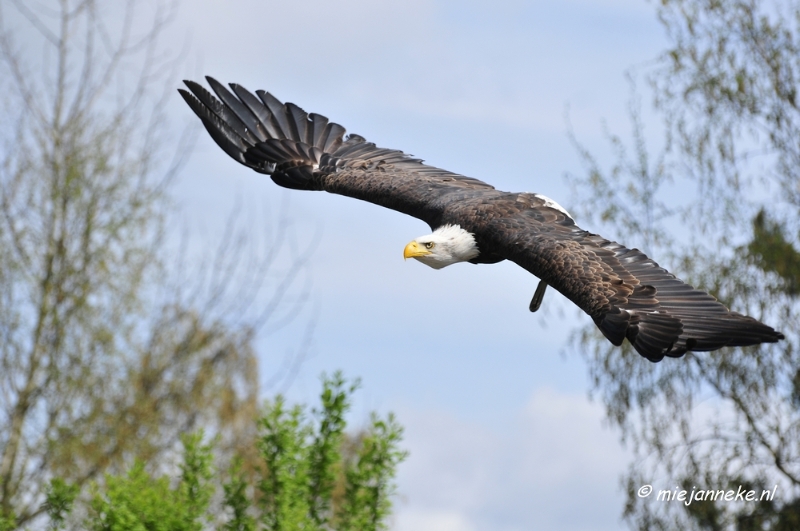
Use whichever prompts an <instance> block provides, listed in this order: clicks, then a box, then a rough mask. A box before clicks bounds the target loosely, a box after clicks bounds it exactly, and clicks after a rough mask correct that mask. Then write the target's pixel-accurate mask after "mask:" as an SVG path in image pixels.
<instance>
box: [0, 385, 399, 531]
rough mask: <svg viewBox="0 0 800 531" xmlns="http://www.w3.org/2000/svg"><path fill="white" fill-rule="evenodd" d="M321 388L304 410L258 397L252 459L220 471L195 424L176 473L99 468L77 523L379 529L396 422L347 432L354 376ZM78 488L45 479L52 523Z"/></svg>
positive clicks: (156, 529)
mask: <svg viewBox="0 0 800 531" xmlns="http://www.w3.org/2000/svg"><path fill="white" fill-rule="evenodd" d="M322 387H323V389H322V393H321V396H320V400H321V406H320V407H319V409H312V410H311V412H310V414H308V413H307V412H306V408H304V407H302V406H292V407H290V406H288V405H287V404H286V401H285V400H284V399H283V397H281V396H278V397H277V398H275V399H274V400H273V401H270V402H267V403H266V405H265V407H264V410H263V414H262V417H261V419H260V420H259V433H258V437H257V440H256V441H254V443H255V444H256V445H257V447H258V450H259V455H260V458H261V461H260V462H259V463H246V462H245V461H244V459H242V458H236V459H234V460H233V461H232V463H231V465H230V467H228V469H227V474H225V476H226V477H225V478H222V477H220V476H221V475H220V474H218V473H217V471H216V470H215V467H214V464H213V463H214V456H213V448H212V445H211V444H209V443H204V442H203V440H204V435H203V432H202V431H199V432H197V433H194V434H185V435H183V436H182V438H181V440H182V442H183V458H182V461H181V464H180V467H179V468H180V475H179V476H178V477H177V478H174V479H173V478H171V477H170V476H168V475H161V476H154V475H152V474H151V473H150V472H148V469H150V468H153V467H154V466H156V464H155V463H147V464H145V463H144V462H143V461H136V463H135V464H134V465H133V466H132V467H131V468H130V470H128V472H127V473H126V474H123V475H111V474H107V475H106V476H105V478H104V481H102V482H95V483H94V484H93V486H92V489H91V500H90V502H89V516H88V519H87V520H86V521H85V522H84V527H86V528H89V529H92V530H93V531H127V530H135V531H200V530H201V529H208V528H211V527H214V528H216V529H220V530H224V531H255V530H256V529H266V530H286V531H290V530H291V531H295V530H302V529H309V530H333V529H338V530H343V531H344V530H353V531H362V530H363V531H372V530H375V531H377V530H379V529H386V528H387V526H388V524H387V521H388V517H389V515H390V511H391V496H392V495H393V494H394V491H395V486H394V484H393V478H394V476H395V470H396V468H397V465H398V464H399V463H400V462H401V461H402V460H403V459H404V458H405V457H406V455H407V454H406V452H404V451H401V450H399V448H398V446H399V444H400V441H401V438H402V428H401V427H400V425H399V424H398V423H397V421H396V420H395V418H394V417H393V416H392V415H389V416H388V417H387V418H386V419H381V418H379V417H378V416H376V415H375V414H373V415H372V417H371V420H370V424H369V426H368V427H367V428H366V429H365V430H364V431H363V432H361V433H359V434H357V435H355V436H347V435H346V434H345V431H344V430H345V428H346V421H345V415H346V413H347V411H348V410H349V408H350V397H351V395H352V393H353V392H354V391H355V390H356V389H357V387H358V382H357V381H356V382H353V383H348V382H347V381H346V380H345V378H344V377H343V376H342V375H341V373H338V372H337V373H335V374H334V375H333V376H332V377H330V378H326V377H323V386H322ZM248 471H249V472H250V473H248ZM220 484H221V485H222V490H223V496H222V500H221V506H219V507H217V506H216V505H215V503H214V493H215V490H216V489H215V486H216V485H220ZM78 493H79V489H78V488H77V487H75V486H72V485H68V484H67V483H65V482H64V481H63V480H61V479H56V480H53V481H52V482H51V488H50V490H49V491H48V514H49V515H50V519H51V525H52V527H53V528H54V529H58V528H60V527H61V526H62V524H63V523H64V521H65V519H66V518H67V516H68V515H69V514H70V511H71V510H72V507H73V502H74V501H75V499H76V497H77V496H78ZM215 515H216V516H215ZM259 523H260V524H261V526H259V525H258V524H259ZM7 528H8V529H11V528H12V527H11V526H10V524H9V525H8V526H7ZM0 529H3V528H1V527H0Z"/></svg>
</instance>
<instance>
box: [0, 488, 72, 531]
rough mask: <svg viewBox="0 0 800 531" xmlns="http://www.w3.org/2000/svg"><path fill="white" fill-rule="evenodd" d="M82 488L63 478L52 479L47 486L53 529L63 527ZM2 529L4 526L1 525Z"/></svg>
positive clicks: (48, 511)
mask: <svg viewBox="0 0 800 531" xmlns="http://www.w3.org/2000/svg"><path fill="white" fill-rule="evenodd" d="M79 492H80V488H79V487H78V486H77V485H70V484H69V483H67V482H66V481H64V480H63V479H62V478H54V479H52V480H51V481H50V486H49V487H48V488H47V501H46V502H45V508H46V509H47V516H48V517H49V518H50V528H51V529H62V528H63V527H64V521H65V519H66V517H67V515H68V514H69V513H70V511H71V510H72V504H73V503H74V502H75V498H77V497H78V493H79ZM0 529H2V526H0Z"/></svg>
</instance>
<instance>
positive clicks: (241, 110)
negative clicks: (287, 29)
mask: <svg viewBox="0 0 800 531" xmlns="http://www.w3.org/2000/svg"><path fill="white" fill-rule="evenodd" d="M206 79H207V81H208V83H209V85H210V86H211V88H212V90H213V91H214V93H215V94H216V96H217V97H218V98H219V99H217V97H214V95H212V94H211V93H210V92H209V91H207V90H206V89H205V88H204V87H203V86H202V85H200V84H198V83H195V82H193V81H184V83H185V84H186V86H187V87H188V88H189V91H191V92H189V91H186V90H183V89H179V92H180V93H181V95H182V96H183V98H184V100H186V103H188V104H189V106H190V107H191V108H192V110H193V111H194V112H195V114H197V116H198V117H199V118H200V119H201V120H202V122H203V125H205V127H206V129H207V130H208V132H209V134H210V135H211V137H212V138H213V139H214V141H216V143H217V144H218V145H219V146H220V147H221V148H222V149H223V150H224V151H225V152H226V153H227V154H228V155H230V156H231V157H233V158H234V159H235V160H237V161H238V162H240V163H242V164H244V165H245V166H247V167H249V168H252V169H253V170H255V171H257V172H260V173H265V174H269V175H270V176H271V177H272V180H273V181H275V183H277V184H278V185H280V186H283V187H286V188H293V189H298V190H325V191H328V192H332V193H336V194H341V195H346V196H349V197H354V198H357V199H362V200H364V201H369V202H371V203H375V204H378V205H381V206H384V207H387V208H391V209H393V210H397V211H399V212H403V213H404V214H408V215H411V216H414V217H416V218H419V219H422V220H423V221H425V222H427V223H428V224H429V225H430V226H431V228H436V227H438V226H439V225H440V224H441V216H442V211H443V209H444V207H445V205H446V204H447V203H449V202H451V201H453V200H459V199H461V198H465V197H474V196H476V195H483V194H487V193H488V194H489V195H493V194H498V193H499V192H497V191H496V190H494V187H493V186H491V185H489V184H486V183H485V182H483V181H480V180H478V179H474V178H472V177H466V176H464V175H459V174H457V173H452V172H449V171H446V170H442V169H439V168H435V167H433V166H428V165H426V164H423V163H422V161H421V160H420V159H416V158H413V157H411V156H409V155H406V154H405V153H403V152H402V151H398V150H394V149H385V148H379V147H376V146H375V144H373V143H372V142H367V141H366V140H365V139H364V138H363V137H361V136H360V135H355V134H351V135H348V136H347V137H345V128H344V127H342V126H341V125H339V124H336V123H333V122H330V121H329V120H328V119H327V118H325V117H324V116H320V115H319V114H314V113H311V114H308V113H306V112H305V111H304V110H303V109H301V108H300V107H298V106H297V105H294V104H293V103H286V104H284V103H282V102H280V101H279V100H278V99H276V98H275V97H274V96H272V95H271V94H270V93H268V92H265V91H262V90H259V91H256V95H253V94H252V93H251V92H249V91H247V90H246V89H245V88H244V87H242V86H241V85H237V84H233V83H232V84H231V85H230V87H231V89H232V91H233V92H231V91H229V90H228V89H227V88H225V87H224V86H223V85H222V84H221V83H219V82H218V81H216V80H215V79H214V78H211V77H207V78H206Z"/></svg>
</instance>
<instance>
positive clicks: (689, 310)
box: [179, 77, 784, 362]
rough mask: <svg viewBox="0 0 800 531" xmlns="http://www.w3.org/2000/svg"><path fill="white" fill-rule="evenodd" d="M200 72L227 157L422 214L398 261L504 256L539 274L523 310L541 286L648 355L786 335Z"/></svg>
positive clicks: (614, 247)
mask: <svg viewBox="0 0 800 531" xmlns="http://www.w3.org/2000/svg"><path fill="white" fill-rule="evenodd" d="M206 79H207V80H208V83H209V84H210V86H211V88H212V90H213V91H214V93H215V94H216V96H217V97H214V96H213V95H212V94H211V93H210V92H209V91H207V90H206V89H205V88H203V87H202V86H201V85H200V84H198V83H195V82H192V81H186V82H185V83H186V86H187V87H188V88H189V91H186V90H183V89H179V91H180V93H181V95H182V96H183V98H184V99H185V100H186V103H188V104H189V106H190V107H191V108H192V110H193V111H194V112H195V114H197V116H198V117H199V118H200V120H202V122H203V125H205V127H206V129H207V130H208V132H209V134H210V135H211V137H212V138H213V139H214V140H215V141H216V143H217V144H218V145H219V146H220V147H221V148H222V149H223V150H224V151H225V152H226V153H227V154H228V155H230V156H231V157H233V158H234V159H235V160H237V161H238V162H240V163H242V164H244V165H245V166H247V167H249V168H252V169H253V170H255V171H257V172H259V173H265V174H267V175H270V176H271V177H272V180H273V181H275V183H276V184H278V185H280V186H283V187H286V188H292V189H296V190H325V191H327V192H331V193H334V194H341V195H346V196H349V197H354V198H356V199H361V200H364V201H369V202H370V203H375V204H377V205H380V206H383V207H387V208H391V209H393V210H397V211H399V212H402V213H404V214H408V215H411V216H414V217H416V218H419V219H421V220H423V221H425V222H426V223H428V225H430V227H431V229H432V230H433V232H432V233H431V234H428V235H426V236H420V237H419V238H416V239H414V240H413V241H411V242H410V243H409V244H408V245H407V246H406V247H405V249H404V251H403V256H404V257H405V258H414V259H416V260H419V261H420V262H422V263H423V264H425V265H428V266H430V267H433V268H435V269H440V268H443V267H446V266H448V265H450V264H455V263H458V262H470V263H473V264H492V263H497V262H500V261H501V260H511V261H512V262H514V263H516V264H517V265H519V266H521V267H523V268H524V269H526V270H527V271H529V272H530V273H532V274H533V275H535V276H536V277H538V278H539V279H540V283H539V286H538V288H537V289H536V292H535V294H534V297H533V300H532V301H531V303H530V306H529V309H530V310H531V311H536V310H537V309H538V308H539V305H540V304H541V301H542V297H543V296H544V292H545V289H546V287H547V286H548V285H550V286H552V287H554V288H555V289H556V290H558V291H559V292H561V293H562V294H563V295H564V296H565V297H567V298H568V299H569V300H571V301H572V302H573V303H575V304H576V305H577V306H578V307H579V308H580V309H582V310H583V311H584V312H586V313H587V314H589V316H590V317H591V318H592V319H593V320H594V322H595V324H596V325H597V326H598V328H600V331H601V332H602V333H603V335H604V336H605V337H606V338H608V340H609V341H611V343H613V344H614V345H616V346H620V345H621V344H622V342H623V340H624V339H626V338H627V339H628V341H629V342H630V343H631V344H632V345H633V348H634V349H636V351H637V352H638V353H639V354H641V355H642V356H644V357H645V358H647V359H648V360H650V361H653V362H656V361H660V360H662V359H663V358H664V356H670V357H680V356H682V355H683V354H685V353H686V352H687V351H710V350H715V349H718V348H721V347H725V346H746V345H755V344H759V343H765V342H767V343H772V342H776V341H778V340H780V339H783V338H784V336H783V335H782V334H781V333H780V332H776V331H775V330H774V329H772V328H771V327H769V326H767V325H765V324H763V323H760V322H759V321H757V320H756V319H754V318H752V317H748V316H745V315H742V314H739V313H736V312H732V311H730V310H728V308H726V307H725V306H724V305H722V304H721V303H719V302H718V301H717V300H716V299H715V298H714V297H712V296H711V295H709V294H708V293H705V292H703V291H700V290H696V289H694V288H693V287H692V286H690V285H688V284H686V283H684V282H682V281H681V280H679V279H678V278H676V277H675V276H674V275H672V274H670V273H669V272H668V271H666V270H665V269H663V268H662V267H660V266H659V265H658V264H656V263H655V262H654V261H653V260H651V259H650V258H648V257H647V256H645V255H644V253H642V252H641V251H639V250H637V249H628V248H626V247H625V246H623V245H620V244H618V243H615V242H613V241H609V240H607V239H605V238H603V237H601V236H598V235H596V234H592V233H590V232H587V231H585V230H582V229H581V228H580V227H578V226H577V225H576V224H575V221H574V220H573V219H572V216H570V215H569V214H568V213H567V211H566V210H564V209H563V208H562V207H561V206H559V205H558V203H556V202H555V201H553V200H552V199H549V198H547V197H545V196H543V195H539V194H533V193H510V192H501V191H500V190H496V189H495V188H494V187H493V186H491V185H489V184H487V183H485V182H483V181H479V180H477V179H474V178H471V177H465V176H463V175H458V174H455V173H451V172H449V171H446V170H442V169H439V168H434V167H432V166H428V165H426V164H423V163H422V161H421V160H419V159H416V158H412V157H410V156H409V155H406V154H404V153H403V152H402V151H397V150H394V149H385V148H379V147H376V146H375V144H373V143H371V142H367V141H366V140H365V139H364V138H363V137H361V136H359V135H355V134H351V135H348V136H346V137H345V129H344V127H342V126H340V125H339V124H336V123H333V122H330V121H328V119H327V118H325V117H324V116H320V115H319V114H313V113H312V114H307V113H306V112H305V111H303V110H302V109H301V108H300V107H298V106H297V105H294V104H292V103H286V104H284V103H282V102H280V101H279V100H278V99H276V98H275V97H274V96H272V95H271V94H270V93H268V92H264V91H257V92H256V94H255V95H254V94H252V93H250V92H248V91H247V90H245V89H244V88H243V87H242V86H240V85H237V84H231V85H230V87H231V90H228V89H227V88H225V87H224V86H223V85H222V84H221V83H219V82H218V81H216V80H215V79H213V78H210V77H208V78H206ZM217 98H219V99H217Z"/></svg>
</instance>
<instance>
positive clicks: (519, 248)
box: [477, 194, 784, 361]
mask: <svg viewBox="0 0 800 531" xmlns="http://www.w3.org/2000/svg"><path fill="white" fill-rule="evenodd" d="M511 196H513V197H511ZM492 202H493V203H495V204H494V205H493V208H492V210H493V211H497V212H500V213H501V214H499V215H496V216H495V217H493V218H492V217H487V216H484V219H488V221H486V222H484V224H483V226H482V227H478V228H477V233H478V234H481V236H482V240H483V241H484V242H485V245H486V246H488V247H489V248H491V250H492V251H493V252H494V253H497V254H500V255H502V256H504V257H505V258H506V259H508V260H511V261H513V262H515V263H516V264H518V265H520V266H522V267H523V268H525V269H526V270H528V271H530V272H531V273H533V274H534V275H536V276H537V277H539V278H541V279H542V280H544V281H545V282H547V283H548V284H549V285H551V286H553V287H554V288H555V289H557V290H558V291H560V292H561V293H562V294H563V295H565V296H566V297H567V298H568V299H570V300H571V301H572V302H574V303H575V304H576V305H578V306H579V307H580V308H581V309H582V310H584V311H585V312H586V313H588V314H589V315H590V316H591V317H592V319H593V320H594V322H595V324H597V326H598V327H599V328H600V330H601V332H602V333H603V335H605V337H606V338H608V339H609V340H610V341H611V342H612V343H613V344H614V345H617V346H619V345H621V344H622V341H623V340H624V339H625V338H627V339H628V340H629V341H630V342H631V344H632V345H633V347H634V348H635V349H636V351H637V352H638V353H639V354H641V355H642V356H644V357H645V358H647V359H649V360H650V361H660V360H661V359H663V358H664V356H670V357H679V356H682V355H683V354H684V353H686V352H687V351H689V350H692V351H710V350H715V349H718V348H721V347H725V346H747V345H754V344H758V343H763V342H776V341H778V340H780V339H783V337H784V336H783V334H781V333H779V332H776V331H775V330H774V329H772V328H771V327H769V326H767V325H765V324H763V323H761V322H759V321H757V320H756V319H754V318H752V317H748V316H745V315H742V314H740V313H736V312H732V311H730V310H729V309H728V308H726V307H725V306H724V305H723V304H722V303H720V302H719V301H717V299H715V298H714V297H713V296H712V295H710V294H708V293H706V292H704V291H701V290H697V289H695V288H693V287H692V286H690V285H689V284H686V283H685V282H683V281H682V280H680V279H679V278H677V277H675V275H673V274H671V273H670V272H669V271H667V270H666V269H664V268H662V267H661V266H659V265H658V264H657V263H656V262H655V261H653V260H652V259H650V258H648V257H647V256H646V255H645V254H644V253H643V252H641V251H639V250H638V249H628V248H627V247H625V246H623V245H620V244H619V243H616V242H613V241H610V240H607V239H605V238H603V237H601V236H598V235H597V234H592V233H590V232H587V231H585V230H582V229H581V228H580V227H578V226H577V225H576V224H575V222H574V221H573V220H572V218H571V217H569V215H567V214H566V212H563V211H561V210H558V209H556V208H553V207H552V206H550V205H549V204H547V202H546V201H545V200H544V199H543V198H542V197H540V196H537V195H535V194H509V197H503V198H498V199H497V200H495V201H492Z"/></svg>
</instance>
